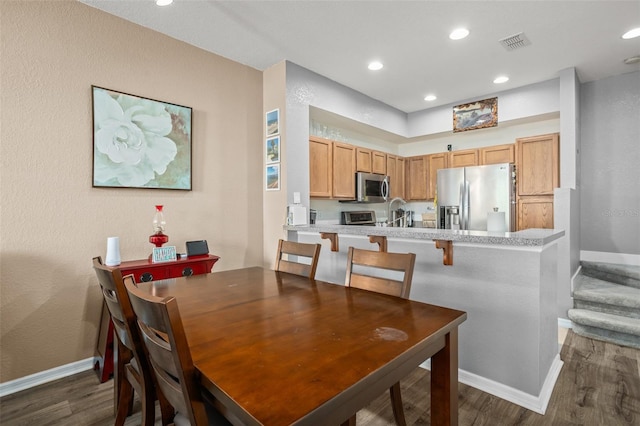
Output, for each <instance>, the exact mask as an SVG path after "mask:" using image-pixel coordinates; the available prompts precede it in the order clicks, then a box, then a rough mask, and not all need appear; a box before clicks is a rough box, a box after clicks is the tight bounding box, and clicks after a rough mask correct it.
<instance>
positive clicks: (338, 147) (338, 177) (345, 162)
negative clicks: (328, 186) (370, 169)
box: [332, 142, 356, 200]
mask: <svg viewBox="0 0 640 426" xmlns="http://www.w3.org/2000/svg"><path fill="white" fill-rule="evenodd" d="M332 176H333V191H332V196H333V198H342V199H347V200H353V199H354V198H355V197H356V147H354V146H353V145H348V144H344V143H339V142H333V173H332Z"/></svg>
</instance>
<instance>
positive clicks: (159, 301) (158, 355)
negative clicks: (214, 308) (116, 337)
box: [124, 276, 231, 426]
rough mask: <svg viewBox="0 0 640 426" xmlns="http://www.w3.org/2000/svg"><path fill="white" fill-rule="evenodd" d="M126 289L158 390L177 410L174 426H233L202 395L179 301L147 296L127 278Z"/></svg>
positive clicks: (173, 298) (206, 397) (131, 278)
mask: <svg viewBox="0 0 640 426" xmlns="http://www.w3.org/2000/svg"><path fill="white" fill-rule="evenodd" d="M124 285H125V287H126V289H127V293H128V295H129V299H130V300H131V305H132V307H133V311H134V313H135V314H136V318H137V324H138V329H139V330H140V334H141V335H142V341H143V342H144V345H145V348H146V349H147V353H148V355H149V361H150V363H151V367H152V371H153V373H154V376H155V378H156V382H157V383H158V387H159V388H160V390H161V392H162V394H163V395H164V396H165V397H166V398H167V400H168V401H169V403H170V404H171V405H172V406H173V408H174V409H175V412H176V414H175V417H174V418H173V422H174V424H175V425H176V426H183V425H193V426H201V425H212V424H213V425H230V424H231V423H230V422H229V421H228V420H227V419H226V418H225V417H224V416H223V415H222V414H221V413H220V412H219V411H218V410H217V408H220V409H221V410H224V407H222V406H221V405H220V404H218V403H217V401H215V400H214V398H213V397H212V396H207V395H205V393H204V392H202V391H201V388H200V385H199V383H198V380H197V378H196V369H195V367H194V365H193V360H192V358H191V352H190V350H189V345H188V343H187V337H186V335H185V332H184V327H183V325H182V318H181V317H180V311H179V310H178V302H177V301H176V299H175V297H172V296H169V297H165V298H161V297H157V296H153V295H151V294H149V293H145V292H144V291H142V290H140V289H139V288H138V287H137V286H136V284H135V281H134V280H133V277H132V276H126V277H124ZM214 405H215V407H214Z"/></svg>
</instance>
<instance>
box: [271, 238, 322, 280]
mask: <svg viewBox="0 0 640 426" xmlns="http://www.w3.org/2000/svg"><path fill="white" fill-rule="evenodd" d="M321 248H322V246H321V245H320V244H310V243H297V242H293V241H284V240H279V241H278V253H277V256H276V265H275V270H276V271H281V272H288V273H290V274H296V275H301V276H303V277H307V278H309V279H312V280H313V279H315V277H316V269H317V268H318V259H319V258H320V249H321ZM284 255H286V256H287V259H284V258H283V256H284ZM289 256H298V257H303V258H307V259H309V263H308V264H307V263H303V262H294V261H293V260H291V259H290V258H289Z"/></svg>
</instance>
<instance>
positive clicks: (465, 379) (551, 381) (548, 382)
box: [420, 355, 564, 414]
mask: <svg viewBox="0 0 640 426" xmlns="http://www.w3.org/2000/svg"><path fill="white" fill-rule="evenodd" d="M563 364H564V363H563V362H562V361H561V360H560V355H556V357H555V358H554V359H553V362H552V363H551V368H549V372H548V373H547V377H546V379H545V381H544V384H543V385H542V389H541V390H540V395H538V396H534V395H530V394H528V393H525V392H523V391H521V390H518V389H515V388H512V387H510V386H506V385H503V384H502V383H498V382H495V381H493V380H490V379H487V378H484V377H481V376H478V375H475V374H473V373H469V372H468V371H465V370H460V369H459V370H458V381H459V382H460V383H464V384H465V385H469V386H471V387H474V388H476V389H479V390H481V391H483V392H486V393H490V394H491V395H494V396H497V397H498V398H501V399H504V400H505V401H509V402H512V403H514V404H516V405H519V406H521V407H524V408H526V409H528V410H531V411H534V412H536V413H538V414H544V413H545V411H546V410H547V405H549V400H550V399H551V394H552V393H553V388H554V386H555V384H556V381H557V380H558V376H559V375H560V370H561V369H562V366H563ZM420 367H422V368H425V369H427V370H431V360H430V359H429V360H427V361H425V362H423V363H422V364H421V365H420Z"/></svg>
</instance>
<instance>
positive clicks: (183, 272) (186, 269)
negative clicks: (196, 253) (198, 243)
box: [182, 266, 193, 277]
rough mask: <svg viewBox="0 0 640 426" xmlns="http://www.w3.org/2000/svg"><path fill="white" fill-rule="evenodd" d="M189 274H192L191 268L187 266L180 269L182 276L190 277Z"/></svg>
mask: <svg viewBox="0 0 640 426" xmlns="http://www.w3.org/2000/svg"><path fill="white" fill-rule="evenodd" d="M191 275H193V269H191V268H189V267H188V266H187V267H186V268H184V269H183V270H182V276H183V277H190V276H191Z"/></svg>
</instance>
